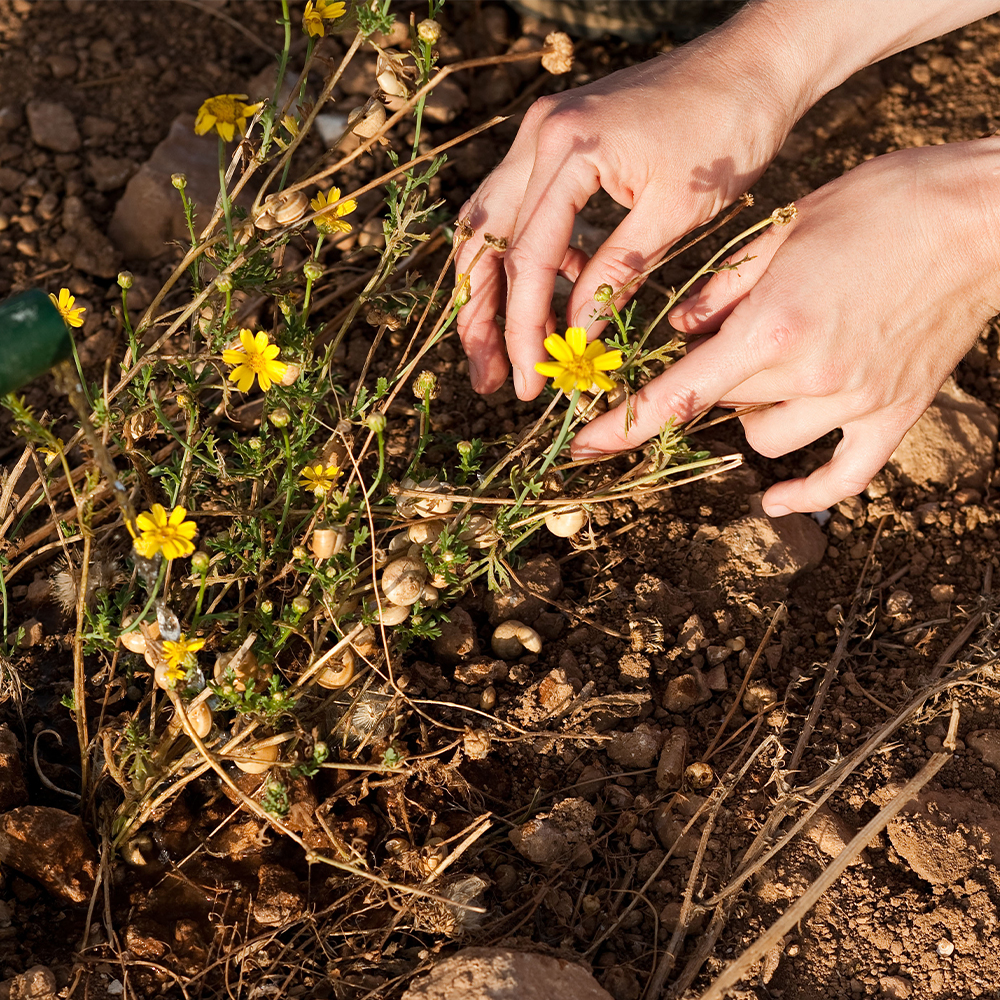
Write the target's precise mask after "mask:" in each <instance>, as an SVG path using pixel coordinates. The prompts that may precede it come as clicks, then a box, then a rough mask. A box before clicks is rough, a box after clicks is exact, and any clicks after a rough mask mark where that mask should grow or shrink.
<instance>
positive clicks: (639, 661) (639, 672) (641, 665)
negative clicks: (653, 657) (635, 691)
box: [618, 653, 652, 684]
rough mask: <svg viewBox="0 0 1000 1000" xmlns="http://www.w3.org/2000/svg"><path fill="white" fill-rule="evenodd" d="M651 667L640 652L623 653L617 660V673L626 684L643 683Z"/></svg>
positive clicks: (647, 677)
mask: <svg viewBox="0 0 1000 1000" xmlns="http://www.w3.org/2000/svg"><path fill="white" fill-rule="evenodd" d="M651 667H652V664H651V663H650V662H649V660H648V659H647V658H646V657H645V656H643V655H642V654H641V653H625V654H624V655H623V656H622V658H621V659H620V660H619V661H618V675H619V677H621V679H622V681H624V682H625V683H626V684H643V683H645V682H646V681H648V680H649V672H650V669H651Z"/></svg>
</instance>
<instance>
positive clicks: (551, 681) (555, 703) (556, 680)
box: [538, 667, 576, 712]
mask: <svg viewBox="0 0 1000 1000" xmlns="http://www.w3.org/2000/svg"><path fill="white" fill-rule="evenodd" d="M575 693H576V692H575V691H574V690H573V685H572V684H570V682H569V680H568V679H567V677H566V671H565V670H562V669H560V668H559V667H557V668H556V669H555V670H550V671H549V672H548V673H547V674H546V675H545V676H544V677H543V678H542V679H541V681H540V682H539V684H538V703H539V705H541V706H542V708H544V709H545V710H546V711H547V712H555V711H558V709H560V708H562V707H563V706H564V705H568V704H569V703H570V701H571V700H572V698H573V695H574V694H575Z"/></svg>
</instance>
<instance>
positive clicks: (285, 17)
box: [271, 0, 312, 115]
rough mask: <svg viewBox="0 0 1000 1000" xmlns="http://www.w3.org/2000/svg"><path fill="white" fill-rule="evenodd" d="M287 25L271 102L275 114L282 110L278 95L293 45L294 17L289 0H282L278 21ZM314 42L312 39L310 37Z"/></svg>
mask: <svg viewBox="0 0 1000 1000" xmlns="http://www.w3.org/2000/svg"><path fill="white" fill-rule="evenodd" d="M278 23H279V24H283V25H284V27H285V44H284V46H283V47H282V49H281V56H280V58H279V59H278V79H277V81H276V82H275V84H274V96H273V97H272V98H271V104H272V106H273V107H274V113H275V115H277V114H278V111H279V110H280V109H279V108H278V97H279V96H280V94H281V85H282V84H283V83H284V82H285V70H286V69H288V53H289V50H290V49H291V47H292V18H291V15H290V14H289V12H288V0H281V20H280V21H279V22H278ZM309 41H310V42H312V39H311V38H310V39H309Z"/></svg>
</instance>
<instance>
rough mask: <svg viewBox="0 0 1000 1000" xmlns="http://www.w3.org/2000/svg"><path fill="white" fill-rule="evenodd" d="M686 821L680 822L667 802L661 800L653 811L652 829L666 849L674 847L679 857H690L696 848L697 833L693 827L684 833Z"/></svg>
mask: <svg viewBox="0 0 1000 1000" xmlns="http://www.w3.org/2000/svg"><path fill="white" fill-rule="evenodd" d="M685 825H686V823H681V822H680V821H679V820H678V819H677V818H676V817H675V816H674V815H673V812H672V811H671V810H670V808H669V805H668V803H666V802H661V803H660V805H658V806H657V807H656V811H655V812H654V813H653V830H654V831H655V833H656V836H657V838H658V840H659V841H660V843H661V844H662V845H663V847H664V848H665V849H666V850H668V851H669V850H670V848H672V847H674V845H675V844H676V845H677V846H676V848H675V850H674V854H675V855H677V856H679V857H692V856H693V855H694V853H695V852H696V851H697V850H698V834H697V833H696V832H695V831H694V829H692V830H689V831H688V832H687V833H684V832H683V831H684V827H685Z"/></svg>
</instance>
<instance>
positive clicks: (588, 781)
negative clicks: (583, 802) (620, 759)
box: [573, 764, 608, 799]
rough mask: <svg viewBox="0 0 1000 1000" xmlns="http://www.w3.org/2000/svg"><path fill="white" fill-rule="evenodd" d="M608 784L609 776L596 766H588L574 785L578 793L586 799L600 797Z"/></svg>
mask: <svg viewBox="0 0 1000 1000" xmlns="http://www.w3.org/2000/svg"><path fill="white" fill-rule="evenodd" d="M607 783H608V776H607V775H606V774H605V773H604V771H602V770H601V768H599V767H597V765H595V764H588V765H587V766H586V767H585V768H584V769H583V770H582V771H581V772H580V776H579V777H578V778H577V779H576V782H575V783H574V786H573V787H574V788H575V789H576V791H577V792H578V793H579V794H580V795H582V796H583V797H584V798H585V799H591V798H594V797H596V796H597V795H599V794H600V793H601V792H602V791H603V790H604V786H605V785H607Z"/></svg>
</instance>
